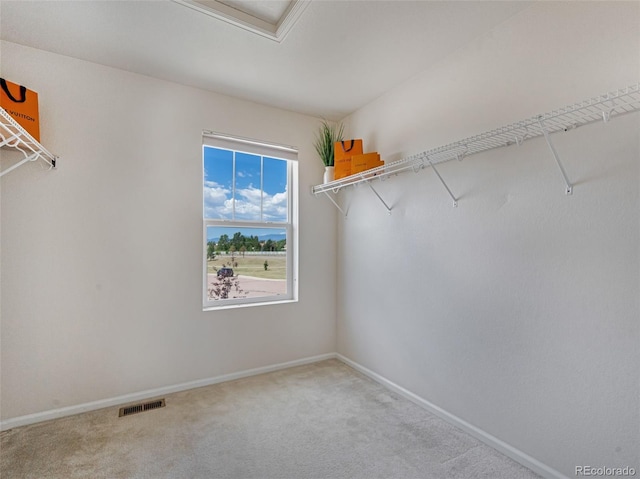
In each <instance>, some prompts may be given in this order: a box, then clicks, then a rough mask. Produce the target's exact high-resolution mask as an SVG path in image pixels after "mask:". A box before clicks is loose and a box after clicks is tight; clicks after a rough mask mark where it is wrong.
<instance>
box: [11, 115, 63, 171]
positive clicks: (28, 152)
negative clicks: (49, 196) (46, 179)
mask: <svg viewBox="0 0 640 479" xmlns="http://www.w3.org/2000/svg"><path fill="white" fill-rule="evenodd" d="M0 147H8V148H13V149H14V150H18V151H20V152H21V153H22V154H23V155H24V158H23V159H22V160H20V161H19V162H17V163H16V164H14V165H12V166H10V167H8V168H5V169H4V170H2V171H0V177H2V176H4V175H6V174H7V173H9V172H11V171H13V170H15V169H16V168H18V167H20V166H22V165H24V164H25V163H28V162H30V161H37V160H42V161H44V162H45V163H46V164H47V165H49V169H52V168H55V167H56V163H57V162H58V157H57V156H56V155H54V154H52V153H50V152H49V151H48V150H47V149H46V148H45V147H44V146H42V145H41V144H40V143H39V142H38V141H36V140H35V139H34V138H33V137H32V136H31V135H30V134H29V133H27V131H26V130H25V129H24V128H23V127H22V126H21V125H20V124H18V122H16V121H15V120H14V119H13V118H12V117H11V115H9V114H8V113H7V112H6V110H5V109H4V108H0Z"/></svg>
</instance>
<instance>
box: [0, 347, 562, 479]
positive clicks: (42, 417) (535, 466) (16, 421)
mask: <svg viewBox="0 0 640 479" xmlns="http://www.w3.org/2000/svg"><path fill="white" fill-rule="evenodd" d="M327 359H339V360H340V361H342V362H343V363H345V364H347V365H348V366H350V367H352V368H353V369H355V370H356V371H359V372H361V373H362V374H364V375H365V376H367V377H369V378H371V379H372V380H374V381H376V382H377V383H379V384H381V385H383V386H384V387H386V388H388V389H390V390H391V391H394V392H396V393H398V394H400V395H401V396H403V397H404V398H406V399H408V400H410V401H412V402H413V403H415V404H417V405H418V406H421V407H423V408H424V409H426V410H427V411H429V412H431V413H432V414H434V415H436V416H438V417H440V418H441V419H443V420H445V421H447V422H448V423H450V424H452V425H454V426H456V427H458V428H460V429H462V430H463V431H465V432H467V433H468V434H470V435H471V436H473V437H475V438H476V439H478V440H480V441H482V442H483V443H485V444H487V445H488V446H490V447H492V448H494V449H496V450H497V451H500V452H501V453H503V454H504V455H505V456H508V457H510V458H511V459H513V460H515V461H517V462H518V463H520V464H522V465H523V466H525V467H528V468H529V469H531V470H532V471H534V472H536V473H538V474H540V475H541V476H543V477H545V478H547V479H568V478H567V476H565V475H563V474H561V473H560V472H558V471H556V470H555V469H552V468H551V467H549V466H547V465H546V464H543V463H542V462H540V461H538V460H537V459H535V458H533V457H531V456H529V455H528V454H525V453H524V452H522V451H520V450H519V449H516V448H515V447H513V446H511V445H509V444H507V443H505V442H504V441H501V440H500V439H498V438H497V437H494V436H492V435H491V434H489V433H487V432H485V431H483V430H482V429H479V428H477V427H476V426H474V425H473V424H469V423H468V422H466V421H464V420H463V419H460V418H459V417H457V416H454V415H453V414H451V413H449V412H447V411H445V410H444V409H442V408H440V407H438V406H436V405H435V404H432V403H430V402H429V401H427V400H426V399H423V398H421V397H420V396H418V395H416V394H414V393H412V392H411V391H408V390H407V389H405V388H403V387H401V386H398V385H397V384H395V383H393V382H392V381H389V380H388V379H386V378H385V377H383V376H380V375H379V374H377V373H375V372H373V371H371V370H370V369H367V368H366V367H364V366H361V365H360V364H358V363H356V362H355V361H352V360H351V359H349V358H347V357H345V356H343V355H341V354H338V353H327V354H321V355H319V356H311V357H308V358H302V359H296V360H294V361H287V362H284V363H278V364H272V365H270V366H263V367H260V368H254V369H246V370H244V371H239V372H235V373H230V374H223V375H221V376H216V377H212V378H206V379H199V380H197V381H190V382H186V383H181V384H175V385H172V386H166V387H162V388H157V389H149V390H146V391H140V392H137V393H132V394H126V395H124V396H117V397H113V398H109V399H102V400H99V401H93V402H88V403H84V404H78V405H76V406H69V407H64V408H59V409H52V410H50V411H43V412H39V413H35V414H28V415H26V416H20V417H16V418H10V419H6V420H4V421H0V431H6V430H8V429H12V428H15V427H20V426H27V425H29V424H35V423H38V422H42V421H48V420H50V419H58V418H61V417H65V416H72V415H74V414H79V413H83V412H87V411H95V410H97V409H103V408H106V407H113V406H120V405H123V404H127V403H132V402H136V401H140V400H144V399H151V398H154V397H158V396H164V395H166V394H171V393H175V392H180V391H186V390H188V389H195V388H200V387H203V386H210V385H212V384H218V383H222V382H225V381H233V380H235V379H241V378H246V377H249V376H256V375H258V374H264V373H269V372H273V371H279V370H281V369H287V368H292V367H295V366H302V365H305V364H311V363H316V362H319V361H325V360H327Z"/></svg>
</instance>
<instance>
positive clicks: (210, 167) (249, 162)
mask: <svg viewBox="0 0 640 479" xmlns="http://www.w3.org/2000/svg"><path fill="white" fill-rule="evenodd" d="M233 161H234V152H232V151H230V150H222V149H219V148H212V147H207V146H205V147H204V215H205V218H212V219H229V220H230V219H235V220H245V221H277V222H285V221H287V162H286V160H280V159H276V158H270V157H266V156H265V157H261V156H259V155H253V154H248V153H241V152H236V153H235V166H236V168H235V218H234V217H233V211H234V198H233V185H234V175H233ZM261 213H262V217H261Z"/></svg>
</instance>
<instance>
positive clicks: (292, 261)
mask: <svg viewBox="0 0 640 479" xmlns="http://www.w3.org/2000/svg"><path fill="white" fill-rule="evenodd" d="M205 147H212V148H219V149H223V150H231V151H235V152H241V153H249V154H252V155H259V156H266V157H270V158H277V159H283V160H286V161H287V209H288V212H287V221H286V222H268V221H245V220H236V219H232V220H229V219H213V218H206V217H205V206H204V179H205V171H204V148H205ZM200 161H202V182H201V184H202V185H203V193H202V195H203V196H202V223H203V226H202V234H203V241H202V245H203V249H202V260H203V269H202V270H203V277H202V285H203V289H202V307H203V310H205V311H207V310H219V309H226V308H236V307H243V306H260V305H267V304H280V303H288V302H295V301H297V300H298V150H297V149H296V148H294V147H291V146H286V145H279V144H274V143H267V142H264V141H260V140H254V139H250V138H242V137H237V136H232V135H227V134H224V133H216V132H212V131H208V130H205V131H203V134H202V156H201V159H200ZM234 164H235V163H234ZM261 188H262V187H261ZM212 226H213V227H215V226H219V227H220V226H221V227H230V228H233V227H238V228H273V229H279V230H281V229H285V230H286V234H287V249H286V263H287V268H286V274H287V294H286V295H276V296H261V297H258V298H229V299H213V300H212V299H209V294H208V284H207V283H208V271H207V228H208V227H212Z"/></svg>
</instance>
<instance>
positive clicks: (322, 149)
mask: <svg viewBox="0 0 640 479" xmlns="http://www.w3.org/2000/svg"><path fill="white" fill-rule="evenodd" d="M343 133H344V125H343V124H342V123H340V125H334V124H330V123H329V122H327V121H326V120H322V124H321V125H320V131H319V132H318V133H317V134H316V141H315V143H314V144H313V146H315V148H316V151H317V152H318V156H319V157H320V159H321V160H322V163H324V166H333V155H334V151H333V148H334V145H335V143H336V141H342V134H343Z"/></svg>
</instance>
